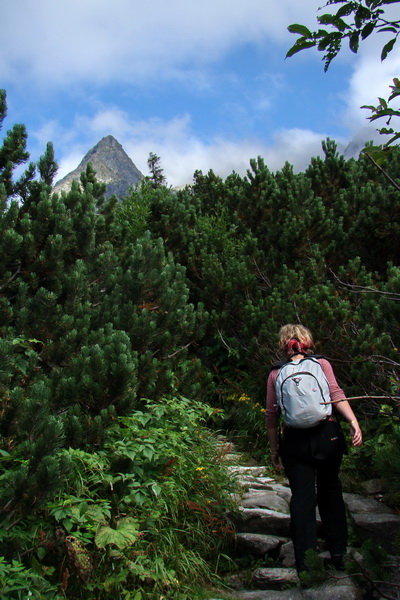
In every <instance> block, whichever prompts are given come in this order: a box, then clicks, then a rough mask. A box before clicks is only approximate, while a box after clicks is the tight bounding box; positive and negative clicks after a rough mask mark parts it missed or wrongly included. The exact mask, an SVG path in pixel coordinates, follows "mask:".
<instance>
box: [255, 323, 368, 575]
mask: <svg viewBox="0 0 400 600" xmlns="http://www.w3.org/2000/svg"><path fill="white" fill-rule="evenodd" d="M312 347H313V340H312V336H311V332H310V331H309V330H308V329H307V328H306V327H303V326H302V325H290V324H289V325H284V326H283V327H282V328H281V330H280V332H279V348H280V349H281V350H282V351H283V352H284V353H285V354H286V355H287V360H286V361H285V362H284V363H280V364H279V365H277V366H275V367H273V368H272V370H271V372H270V374H269V377H268V384H267V407H266V426H267V431H268V439H269V445H270V450H271V460H272V464H273V466H274V467H275V468H282V466H281V463H280V461H282V464H283V468H284V470H285V474H286V476H287V478H288V480H289V485H290V488H291V491H292V498H291V503H290V517H291V525H290V527H291V535H292V540H293V546H294V553H295V559H296V569H297V572H298V573H301V572H302V571H304V570H307V566H306V564H305V553H306V551H307V550H308V549H313V550H316V549H317V524H316V505H318V509H319V514H320V517H321V521H322V533H323V536H324V538H325V541H326V546H327V549H328V550H329V552H330V555H331V563H332V565H333V566H334V567H335V568H336V569H338V570H342V569H343V568H344V562H343V556H344V554H345V551H346V546H347V522H346V511H345V505H344V501H343V496H342V486H341V483H340V479H339V469H340V464H341V461H342V457H343V453H344V452H345V451H346V441H345V438H344V435H343V433H342V430H341V428H340V425H339V423H338V422H337V421H336V419H335V416H334V411H335V410H336V411H337V412H338V413H340V414H341V415H342V417H343V418H344V419H345V420H346V421H348V422H349V423H350V432H351V438H352V443H353V446H359V445H360V444H361V443H362V433H361V429H360V426H359V424H358V421H357V419H356V417H355V415H354V413H353V410H352V408H351V406H350V404H349V402H348V401H347V400H346V399H345V398H346V397H345V394H344V392H343V390H342V389H341V388H340V387H339V385H338V383H337V381H336V378H335V375H334V373H333V369H332V366H331V364H330V363H329V361H328V360H327V359H325V358H323V357H321V356H312V350H311V349H312ZM299 365H300V366H299ZM300 371H301V372H300ZM308 381H309V382H311V383H308ZM305 384H308V385H311V387H309V388H308V391H304V390H303V391H302V388H301V386H302V385H305ZM296 394H297V396H296ZM314 397H317V401H314V406H312V401H313V400H312V399H313V398H314ZM339 400H340V402H337V401H339ZM324 402H328V404H324ZM331 402H332V403H331ZM299 406H301V410H299ZM332 407H334V410H332ZM280 414H281V415H282V417H283V427H282V432H281V433H280V434H279V435H278V429H279V416H280Z"/></svg>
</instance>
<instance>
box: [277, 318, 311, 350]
mask: <svg viewBox="0 0 400 600" xmlns="http://www.w3.org/2000/svg"><path fill="white" fill-rule="evenodd" d="M293 339H294V340H297V341H298V342H299V344H301V345H302V347H303V349H304V351H305V352H308V353H310V352H311V347H312V346H313V345H314V342H313V339H312V335H311V331H310V330H309V329H307V327H304V326H303V325H293V324H291V323H289V324H287V325H284V326H283V327H281V328H280V331H279V348H280V349H281V350H283V351H284V352H288V349H289V342H290V340H293Z"/></svg>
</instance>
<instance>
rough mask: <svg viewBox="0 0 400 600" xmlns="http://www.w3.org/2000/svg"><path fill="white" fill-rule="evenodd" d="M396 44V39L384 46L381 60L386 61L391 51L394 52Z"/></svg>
mask: <svg viewBox="0 0 400 600" xmlns="http://www.w3.org/2000/svg"><path fill="white" fill-rule="evenodd" d="M395 43H396V38H392V39H391V40H390V41H389V42H388V43H387V44H385V45H384V47H383V50H382V54H381V60H385V58H386V57H387V55H388V54H389V52H391V50H393V46H394V45H395Z"/></svg>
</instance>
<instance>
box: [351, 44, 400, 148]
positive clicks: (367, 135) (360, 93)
mask: <svg viewBox="0 0 400 600" xmlns="http://www.w3.org/2000/svg"><path fill="white" fill-rule="evenodd" d="M387 40H388V37H387V36H386V37H384V34H382V35H379V36H378V35H377V36H375V37H372V38H371V39H369V40H368V43H366V44H365V45H364V46H363V47H362V48H361V49H360V52H359V55H358V56H357V57H354V70H353V74H352V76H351V78H350V81H349V86H348V90H347V92H346V96H347V109H346V111H345V114H344V117H343V120H344V123H345V124H346V126H347V127H348V129H349V131H350V135H352V136H353V139H354V140H356V141H358V142H359V143H360V144H364V143H365V142H366V141H369V140H374V141H375V142H378V143H383V142H385V141H386V140H385V138H384V137H382V136H379V134H378V133H377V131H376V130H377V128H379V127H384V126H385V122H384V119H380V120H378V121H375V122H372V123H369V121H368V117H369V116H371V115H372V113H371V111H370V110H368V109H362V108H361V106H364V105H367V106H368V105H370V106H377V105H378V103H379V101H378V98H379V97H381V98H385V99H387V98H388V97H389V95H390V92H391V90H390V88H389V86H390V85H391V84H393V79H394V78H395V77H399V76H400V54H399V52H398V46H395V49H394V51H393V52H392V53H390V54H389V55H388V57H387V58H386V59H385V60H384V61H381V60H380V53H381V49H382V47H383V46H384V44H385V42H386V41H387ZM391 106H392V107H393V108H396V107H398V106H399V102H397V103H396V101H394V102H393V103H392V104H391ZM393 125H395V123H393Z"/></svg>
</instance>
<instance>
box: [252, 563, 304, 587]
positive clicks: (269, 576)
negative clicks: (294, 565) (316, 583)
mask: <svg viewBox="0 0 400 600" xmlns="http://www.w3.org/2000/svg"><path fill="white" fill-rule="evenodd" d="M251 583H252V584H253V585H254V586H256V587H257V588H261V589H263V590H271V589H282V588H287V587H288V586H290V585H297V584H298V583H299V578H298V576H297V571H296V569H284V568H280V567H275V568H270V569H256V570H255V571H254V572H253V576H252V578H251Z"/></svg>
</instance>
